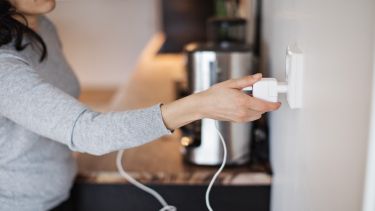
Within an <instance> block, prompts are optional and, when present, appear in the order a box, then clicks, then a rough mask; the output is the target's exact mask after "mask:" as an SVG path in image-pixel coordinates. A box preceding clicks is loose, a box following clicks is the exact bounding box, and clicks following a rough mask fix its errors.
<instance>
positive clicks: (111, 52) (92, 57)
mask: <svg viewBox="0 0 375 211" xmlns="http://www.w3.org/2000/svg"><path fill="white" fill-rule="evenodd" d="M156 5H157V1H149V0H136V1H134V0H71V1H68V0H66V1H59V2H58V4H57V8H56V10H55V11H53V12H52V13H51V14H50V17H51V18H52V20H53V21H54V22H55V23H56V24H57V27H58V29H59V32H60V35H61V37H62V40H63V45H64V49H65V53H66V55H67V57H68V59H69V61H70V63H71V64H72V66H73V67H74V69H75V72H76V73H77V75H78V77H79V79H80V81H81V85H82V86H83V87H84V88H86V87H89V88H91V87H104V88H108V87H109V88H111V87H114V86H117V85H119V84H121V83H122V82H123V80H125V79H126V76H127V75H128V74H129V73H130V72H131V71H132V70H133V68H134V65H135V63H136V59H137V57H138V55H139V54H140V52H141V50H142V49H143V47H144V46H145V45H146V43H147V41H148V40H149V39H150V38H151V37H152V35H153V34H154V33H155V31H156V28H157V27H156V25H157V24H156V22H157V18H156V17H157V12H156V11H157V6H156Z"/></svg>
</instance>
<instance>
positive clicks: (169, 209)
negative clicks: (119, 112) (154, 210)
mask: <svg viewBox="0 0 375 211" xmlns="http://www.w3.org/2000/svg"><path fill="white" fill-rule="evenodd" d="M215 130H216V132H217V134H218V135H219V138H220V141H221V143H222V145H223V151H224V156H223V163H222V164H221V166H220V168H219V170H217V172H216V173H215V175H214V176H213V177H212V179H211V181H210V183H209V185H208V187H207V190H206V197H205V199H206V206H207V208H208V210H209V211H213V209H212V207H211V204H210V192H211V189H212V186H213V185H214V183H215V180H216V179H217V177H218V176H219V174H220V173H221V172H222V171H223V169H224V167H225V164H226V162H227V146H226V144H225V140H224V138H223V135H222V134H221V133H220V131H219V128H218V124H217V121H215ZM123 154H124V150H120V151H118V153H117V156H116V166H117V170H118V172H119V174H120V175H121V176H122V177H124V178H125V179H126V180H128V182H129V183H131V184H133V185H134V186H136V187H137V188H139V189H141V190H143V191H145V192H146V193H149V194H150V195H152V196H153V197H154V198H156V199H157V200H158V201H159V203H160V204H161V205H162V206H163V207H162V208H161V209H160V210H159V211H177V208H176V207H175V206H173V205H169V204H168V203H167V202H166V201H165V199H164V198H163V197H162V196H161V195H160V194H159V193H158V192H156V191H155V190H153V189H152V188H150V187H147V186H146V185H144V184H142V183H140V182H138V181H137V180H135V179H134V178H133V177H132V176H130V175H129V174H128V173H126V172H125V170H124V168H123V166H122V156H123Z"/></svg>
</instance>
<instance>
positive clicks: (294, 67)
mask: <svg viewBox="0 0 375 211" xmlns="http://www.w3.org/2000/svg"><path fill="white" fill-rule="evenodd" d="M303 69H304V59H303V53H302V51H301V50H300V49H299V48H298V47H297V45H293V46H289V47H288V49H287V51H286V67H285V75H286V82H277V80H276V79H275V78H263V79H262V80H260V81H258V82H256V83H255V84H254V85H253V86H251V87H247V88H244V89H243V91H251V92H252V95H253V97H256V98H259V99H262V100H266V101H269V102H277V101H278V94H279V93H285V94H286V95H287V96H286V97H287V100H288V104H289V107H290V108H291V109H299V108H302V100H303Z"/></svg>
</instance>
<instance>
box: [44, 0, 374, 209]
mask: <svg viewBox="0 0 375 211" xmlns="http://www.w3.org/2000/svg"><path fill="white" fill-rule="evenodd" d="M181 2H183V1H181ZM254 3H261V7H256V6H254ZM374 4H375V2H374V1H373V0H356V1H351V0H347V1H342V0H330V1H323V0H303V1H294V0H263V1H259V2H256V1H252V0H244V1H241V8H240V10H241V14H242V15H243V16H244V17H247V18H248V21H249V29H251V27H252V24H255V22H256V20H254V19H251V17H253V16H252V12H254V11H255V9H256V8H260V10H259V11H260V12H261V20H262V22H261V23H262V27H261V39H260V40H259V41H260V43H259V46H260V50H261V62H260V65H259V68H260V70H262V71H263V72H266V73H267V72H268V74H269V75H270V76H272V77H276V78H278V79H280V80H284V78H285V75H284V66H285V51H286V48H287V46H288V45H291V44H294V43H297V44H298V45H299V47H300V48H301V49H302V51H303V53H304V55H305V73H304V99H303V109H301V110H290V109H289V108H288V106H287V103H286V101H285V100H284V99H282V102H283V104H284V106H283V108H282V109H281V110H280V111H277V112H274V113H272V114H271V115H270V142H271V148H270V149H271V161H272V162H271V163H272V170H273V175H272V191H271V192H272V193H271V202H270V204H271V205H270V208H269V209H271V210H273V211H300V210H313V211H315V210H319V211H325V210H326V211H332V210H340V211H357V210H361V209H362V203H363V200H364V198H365V195H364V190H365V187H366V185H365V182H364V181H365V177H366V163H367V162H366V160H367V148H368V144H369V133H370V131H371V129H370V128H369V122H370V111H371V107H370V106H371V100H372V98H371V93H372V92H371V90H372V85H373V80H372V75H373V72H374V71H375V69H374V68H375V65H374V63H375V54H374V49H375V47H374V43H375V42H374V41H375V39H374V38H375V35H374V27H375V17H374V14H375V5H374ZM258 6H259V4H258ZM50 17H51V18H52V19H53V21H54V22H55V23H56V24H57V26H58V29H59V31H60V34H61V36H62V40H63V44H64V49H65V52H66V55H67V57H68V59H69V61H70V62H71V64H72V65H73V67H74V68H75V70H76V73H77V75H78V77H79V78H80V81H81V85H82V90H83V98H82V99H83V100H84V101H86V102H88V103H93V104H92V106H96V107H97V109H100V110H108V109H110V108H111V106H112V108H113V105H114V104H116V103H117V105H118V102H119V100H124V101H125V100H126V99H127V98H124V96H129V93H127V94H122V93H119V92H118V90H124V89H125V88H124V87H131V86H130V85H129V82H128V81H129V79H134V77H136V78H139V75H137V74H135V72H136V70H138V69H139V68H140V66H142V65H140V61H143V60H142V59H144V57H142V56H140V55H143V56H144V53H145V51H146V50H147V48H146V47H147V46H149V45H151V44H152V42H151V41H153V40H155V36H156V35H157V34H158V32H160V30H161V4H160V1H147V0H137V1H131V0H106V1H102V0H72V1H62V2H58V6H57V9H56V11H55V12H53V13H52V14H51V15H50ZM248 32H249V33H248V36H249V40H252V39H251V38H252V37H253V36H256V34H254V33H251V31H250V30H249V31H248ZM150 43H151V44H150ZM141 53H143V54H141ZM172 57H173V56H172ZM173 58H174V57H173ZM163 59H166V60H167V61H168V60H169V59H171V57H164V58H163ZM174 59H175V58H174ZM141 69H142V68H141ZM176 72H177V71H176ZM176 72H173V71H166V72H163V74H166V75H159V76H157V75H156V76H155V75H154V77H156V79H155V80H158V78H163V77H171V78H173V79H176V80H177V81H178V80H180V79H182V78H184V75H183V74H180V73H176ZM134 74H135V75H136V76H134ZM142 74H146V73H142ZM142 74H141V75H142ZM149 74H150V75H152V73H150V72H149ZM148 80H153V78H152V77H151V78H149V79H148ZM124 84H127V85H124ZM163 90H170V89H169V88H168V89H165V88H160V92H162V91H163ZM166 99H167V100H171V98H166ZM105 102H108V104H106V103H105ZM150 102H151V101H150ZM120 104H121V103H120ZM141 104H142V103H140V104H132V105H129V106H127V107H121V106H120V107H121V108H131V107H132V106H135V105H141ZM146 104H147V103H146ZM120 107H119V106H117V107H116V106H115V108H116V109H119V108H120ZM112 108H111V109H112ZM372 110H374V108H372ZM372 141H374V140H372ZM372 153H375V152H372ZM131 154H132V153H131V152H130V155H131ZM172 154H173V153H172ZM133 155H134V153H133ZM176 156H178V155H177V154H176ZM80 157H81V158H80V161H81V163H82V162H83V163H84V164H85V165H86V166H85V165H82V166H81V167H82V168H83V170H93V169H94V170H97V167H96V165H99V166H102V167H103V166H104V167H103V168H104V170H111V169H112V170H113V169H114V168H113V167H114V163H113V155H112V157H111V156H108V157H104V158H101V160H98V158H92V157H90V156H87V155H80ZM128 158H129V159H131V156H130V157H128ZM174 158H176V157H174ZM103 159H104V160H103ZM126 159H127V158H126ZM134 162H136V161H134ZM87 165H90V166H89V167H88V166H87ZM367 165H368V166H369V169H370V166H371V165H373V163H370V162H369V163H368V164H367ZM106 168H107V169H106ZM198 171H199V170H198ZM246 171H247V170H246ZM266 178H267V177H266ZM263 181H264V180H263ZM368 181H369V182H371V179H369V180H368ZM162 188H163V187H162ZM367 189H371V187H370V188H368V187H367ZM202 190H203V189H202ZM249 190H250V189H249ZM251 190H254V189H251ZM221 191H224V189H223V190H221ZM246 191H248V190H246ZM246 191H245V192H241V195H233V194H232V195H230V196H228V198H230V197H232V198H233V197H237V198H241V197H245V198H248V200H249V201H251V200H255V198H253V197H256V195H257V194H256V193H257V192H256V191H254V192H251V193H250V191H249V192H246ZM83 192H84V191H83ZM237 193H239V192H237ZM368 193H371V191H368ZM262 199H263V200H265V201H267V200H269V198H267V194H265V197H263V198H261V199H259V197H258V198H256V200H262ZM146 200H152V199H150V198H146ZM370 201H371V200H370ZM238 203H241V202H240V200H239V201H238ZM369 204H370V205H369V207H368V211H370V210H374V209H371V202H369ZM233 206H236V205H233ZM237 206H240V204H238V205H237ZM254 206H255V205H254ZM266 209H268V208H267V207H266ZM248 210H260V209H257V208H256V207H248ZM366 211H367V210H366Z"/></svg>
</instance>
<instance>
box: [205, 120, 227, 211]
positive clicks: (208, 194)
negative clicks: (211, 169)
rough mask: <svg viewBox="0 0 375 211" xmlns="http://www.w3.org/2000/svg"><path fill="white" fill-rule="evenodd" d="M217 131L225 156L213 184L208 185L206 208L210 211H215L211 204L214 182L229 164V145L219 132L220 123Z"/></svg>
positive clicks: (216, 122) (216, 127) (212, 181)
mask: <svg viewBox="0 0 375 211" xmlns="http://www.w3.org/2000/svg"><path fill="white" fill-rule="evenodd" d="M215 130H216V132H217V134H218V135H219V138H220V141H221V144H222V145H223V152H224V155H223V162H222V163H221V166H220V168H219V169H218V170H217V172H216V173H215V175H214V176H213V177H212V179H211V182H210V184H209V185H208V187H207V190H206V206H207V208H208V210H209V211H213V209H212V207H211V204H210V192H211V189H212V186H213V185H214V182H215V180H216V178H217V177H218V176H219V174H220V173H221V172H222V171H223V169H224V167H225V164H226V162H227V145H226V144H225V140H224V137H223V135H222V134H221V133H220V131H219V127H218V121H215Z"/></svg>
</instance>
